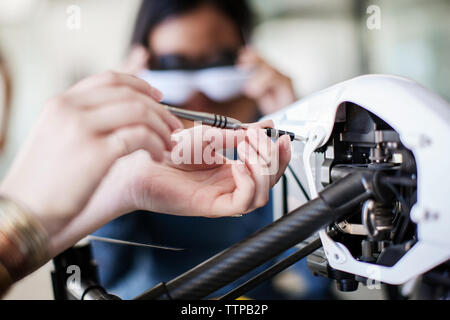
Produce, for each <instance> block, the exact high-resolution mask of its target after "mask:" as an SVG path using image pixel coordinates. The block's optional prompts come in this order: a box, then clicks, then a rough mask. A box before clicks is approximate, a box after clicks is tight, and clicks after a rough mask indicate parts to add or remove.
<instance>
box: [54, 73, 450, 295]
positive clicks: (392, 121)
mask: <svg viewBox="0 0 450 320" xmlns="http://www.w3.org/2000/svg"><path fill="white" fill-rule="evenodd" d="M266 119H272V120H273V121H274V123H275V127H276V128H279V129H281V130H285V131H287V132H292V133H294V134H295V135H296V136H298V137H301V138H302V139H301V140H302V141H303V142H302V143H303V144H304V145H303V148H302V155H301V157H300V161H291V164H290V166H289V169H290V170H291V172H292V173H293V174H294V175H295V173H294V170H292V167H293V166H297V169H299V170H302V171H303V172H304V173H305V176H306V181H300V179H298V177H295V178H296V181H297V183H298V184H299V186H300V187H301V189H302V190H303V193H304V195H305V197H306V198H307V199H309V201H307V202H305V203H304V204H303V205H301V206H300V207H298V208H296V209H294V210H292V211H290V212H283V213H282V214H281V217H280V218H279V219H276V220H275V221H274V222H273V223H271V224H269V225H268V226H266V227H264V228H263V229H261V230H259V231H258V232H256V233H255V234H253V235H250V236H249V237H247V238H245V239H244V240H242V241H240V242H238V243H236V244H235V245H233V246H231V247H230V248H228V249H226V250H224V251H222V252H220V253H218V254H217V255H215V256H213V257H211V258H210V259H208V260H207V261H205V262H203V263H201V264H200V265H198V266H196V267H194V268H192V269H191V270H189V271H187V272H185V273H184V274H181V275H179V276H178V277H176V278H175V279H173V280H171V281H168V282H162V283H160V284H159V285H157V286H155V287H154V288H151V289H150V290H149V291H147V292H145V293H142V295H140V296H138V297H136V299H138V300H153V299H155V300H160V299H163V300H185V299H189V300H194V299H205V298H207V297H209V296H210V295H211V294H213V293H214V292H215V291H217V290H219V289H220V288H222V287H224V286H226V285H227V284H230V283H232V282H234V281H235V280H237V279H239V278H240V277H242V276H244V275H245V274H247V273H249V272H250V271H252V270H253V269H255V268H257V267H259V266H261V265H263V264H264V263H266V262H267V261H270V260H272V259H273V258H275V257H277V256H279V255H281V254H282V253H283V252H285V251H286V250H288V249H291V248H296V251H295V252H294V253H292V254H291V255H289V256H287V257H286V258H284V259H282V260H280V261H278V262H277V263H275V264H274V265H272V266H271V267H269V268H268V269H266V270H264V271H262V272H261V273H259V274H257V275H256V276H254V277H253V278H251V279H250V280H248V281H247V282H245V283H244V284H242V285H240V286H238V287H237V288H235V289H232V290H231V291H230V292H228V293H226V294H225V295H223V296H221V297H219V300H232V299H237V298H238V297H240V296H242V295H244V294H245V293H246V292H248V291H250V290H251V289H253V288H254V287H256V286H257V285H259V284H260V283H262V282H263V281H266V280H268V279H270V278H272V277H274V276H275V275H277V274H278V273H280V272H281V271H283V270H285V269H286V268H288V267H290V266H291V265H293V264H295V263H296V262H298V261H299V260H301V259H307V265H308V267H309V269H310V270H311V272H313V273H314V274H315V275H318V276H323V277H327V278H329V279H333V280H335V281H336V284H337V288H338V289H339V290H341V291H355V290H357V288H358V286H359V284H363V285H366V286H370V285H372V284H373V283H381V284H383V285H384V286H386V287H387V288H389V289H390V290H389V292H391V295H392V298H411V299H449V298H450V237H449V236H448V235H447V232H448V231H449V230H450V209H449V206H448V199H447V198H448V195H449V194H450V193H449V191H450V189H449V187H448V185H447V183H448V181H450V161H449V158H450V151H449V148H448V146H449V141H450V104H449V103H448V102H447V101H446V100H444V99H443V98H442V97H440V96H439V95H437V94H436V93H434V92H432V91H431V90H429V89H427V88H425V87H423V86H421V85H420V84H418V83H416V82H414V81H411V80H408V79H405V78H401V77H397V76H391V75H365V76H360V77H357V78H354V79H351V80H348V81H345V82H342V83H339V84H337V85H334V86H332V87H330V88H328V89H325V90H323V91H320V92H318V93H315V94H313V95H311V96H308V97H306V98H304V99H301V100H300V101H298V102H296V103H294V104H293V105H291V106H289V107H287V108H285V109H283V110H281V111H279V112H277V113H274V114H271V115H269V116H266ZM312 160H314V161H312ZM305 185H306V186H307V187H305ZM306 189H308V191H306ZM73 264H76V265H78V266H80V267H81V268H82V269H83V270H85V271H83V272H82V275H83V279H82V280H81V281H80V282H79V283H78V285H76V286H73V285H72V286H70V285H68V282H67V278H68V275H67V273H66V269H67V267H68V266H69V265H73ZM54 265H55V270H54V271H53V273H52V280H53V288H54V293H55V298H56V299H76V300H83V299H94V300H111V299H119V297H116V296H114V295H111V294H108V293H107V291H106V290H105V289H104V288H102V287H101V286H100V285H99V284H98V277H97V275H96V267H95V263H94V262H93V261H92V257H91V255H90V249H89V247H88V246H82V247H80V246H78V247H74V248H71V249H69V250H67V251H65V252H63V253H62V254H60V255H59V256H57V257H56V258H55V259H54Z"/></svg>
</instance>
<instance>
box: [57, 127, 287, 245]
mask: <svg viewBox="0 0 450 320" xmlns="http://www.w3.org/2000/svg"><path fill="white" fill-rule="evenodd" d="M271 126H273V123H272V122H271V121H264V122H261V123H257V124H254V125H251V130H247V131H244V130H238V131H232V130H222V129H217V128H211V127H207V126H201V127H194V128H192V129H189V130H183V131H182V132H180V133H177V134H175V136H177V140H178V144H177V145H175V147H174V148H173V150H172V153H171V154H169V153H167V152H166V157H165V158H166V159H165V161H164V162H162V163H156V162H154V161H152V159H151V158H150V157H149V155H148V154H147V153H146V152H145V151H138V152H135V153H133V154H130V155H128V156H125V157H123V158H122V159H120V160H119V161H117V162H116V163H115V164H114V166H113V167H112V168H111V170H110V172H109V173H108V175H107V177H106V178H105V179H104V180H103V182H102V184H101V186H100V187H99V188H98V190H97V191H96V193H95V195H94V196H93V198H92V199H91V201H90V202H89V205H88V206H87V208H86V209H85V210H84V211H83V213H82V214H81V215H79V216H78V217H77V218H76V219H74V221H72V223H71V226H69V227H68V228H66V229H64V230H61V232H60V233H59V235H58V237H57V238H55V239H56V241H55V247H57V248H58V250H59V251H60V250H64V249H65V248H66V247H68V246H70V245H71V244H72V243H74V242H76V241H78V240H79V239H78V238H77V232H76V230H78V229H80V228H81V229H84V230H86V233H91V232H93V231H95V230H96V229H98V228H99V227H101V226H103V225H104V224H106V223H108V222H109V221H111V220H113V219H115V218H117V217H119V216H121V215H123V214H125V213H129V212H132V211H135V210H148V211H155V212H161V213H168V214H174V215H184V216H187V215H189V216H205V217H222V216H232V215H236V214H243V213H247V212H250V211H252V210H254V209H256V208H257V207H261V206H263V205H264V204H265V203H266V202H267V200H268V197H269V189H270V188H271V187H272V186H273V185H274V184H275V183H276V181H277V180H278V179H279V178H280V176H281V175H282V173H283V172H284V170H285V169H286V166H287V164H288V162H289V160H290V156H291V154H290V140H289V137H287V136H283V137H281V138H280V139H278V141H277V142H276V143H273V142H272V141H271V140H270V139H269V138H268V137H267V136H266V135H265V132H264V130H260V129H259V128H266V127H271ZM196 130H197V131H196ZM211 137H215V138H217V139H211ZM224 146H226V147H228V148H235V147H237V150H238V154H239V157H240V158H241V160H242V161H233V160H228V159H225V158H224V157H223V156H222V155H221V154H220V152H219V150H220V149H223V148H224ZM196 149H197V151H195V150H196ZM216 151H217V152H216ZM196 153H197V155H198V154H200V155H201V156H200V157H201V158H200V160H201V161H197V163H195V161H194V160H195V154H196ZM180 154H181V160H182V161H179V160H180V158H179V156H180ZM197 160H198V159H197Z"/></svg>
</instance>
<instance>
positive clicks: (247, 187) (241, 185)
mask: <svg viewBox="0 0 450 320" xmlns="http://www.w3.org/2000/svg"><path fill="white" fill-rule="evenodd" d="M231 172H232V174H233V178H234V181H235V184H236V188H235V189H234V191H233V193H231V194H225V195H222V196H221V197H220V198H219V199H217V200H216V202H215V204H214V206H213V212H214V213H215V216H232V215H236V214H244V213H247V212H249V211H250V209H251V207H252V203H253V196H254V194H255V183H254V181H253V179H252V177H251V174H250V172H249V170H248V169H247V167H246V165H245V164H243V163H238V162H235V163H233V164H232V165H231Z"/></svg>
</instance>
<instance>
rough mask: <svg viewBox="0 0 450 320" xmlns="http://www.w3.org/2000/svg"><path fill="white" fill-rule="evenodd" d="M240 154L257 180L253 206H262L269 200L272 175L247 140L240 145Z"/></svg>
mask: <svg viewBox="0 0 450 320" xmlns="http://www.w3.org/2000/svg"><path fill="white" fill-rule="evenodd" d="M238 154H239V157H240V158H241V160H242V161H244V163H245V164H246V166H247V168H249V170H250V172H251V175H252V178H253V181H254V182H255V194H254V197H253V203H252V207H256V208H259V207H262V206H264V205H265V204H266V203H267V201H268V200H269V188H270V175H269V172H268V170H267V166H266V163H265V161H264V159H262V158H261V157H260V156H259V155H258V153H257V152H256V150H255V149H254V148H253V147H252V146H251V145H250V144H249V143H246V142H242V143H240V144H239V146H238Z"/></svg>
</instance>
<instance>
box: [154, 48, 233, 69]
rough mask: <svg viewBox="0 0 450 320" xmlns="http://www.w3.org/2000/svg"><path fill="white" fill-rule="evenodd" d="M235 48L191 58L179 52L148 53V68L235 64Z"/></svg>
mask: <svg viewBox="0 0 450 320" xmlns="http://www.w3.org/2000/svg"><path fill="white" fill-rule="evenodd" d="M237 57H238V50H237V49H224V50H221V51H220V52H217V53H215V54H212V55H208V56H205V57H202V58H197V59H193V58H190V57H186V56H184V55H181V54H165V55H155V54H150V61H149V65H148V68H149V69H151V70H161V71H162V70H201V69H208V68H214V67H223V66H232V65H234V64H236V61H237Z"/></svg>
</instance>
